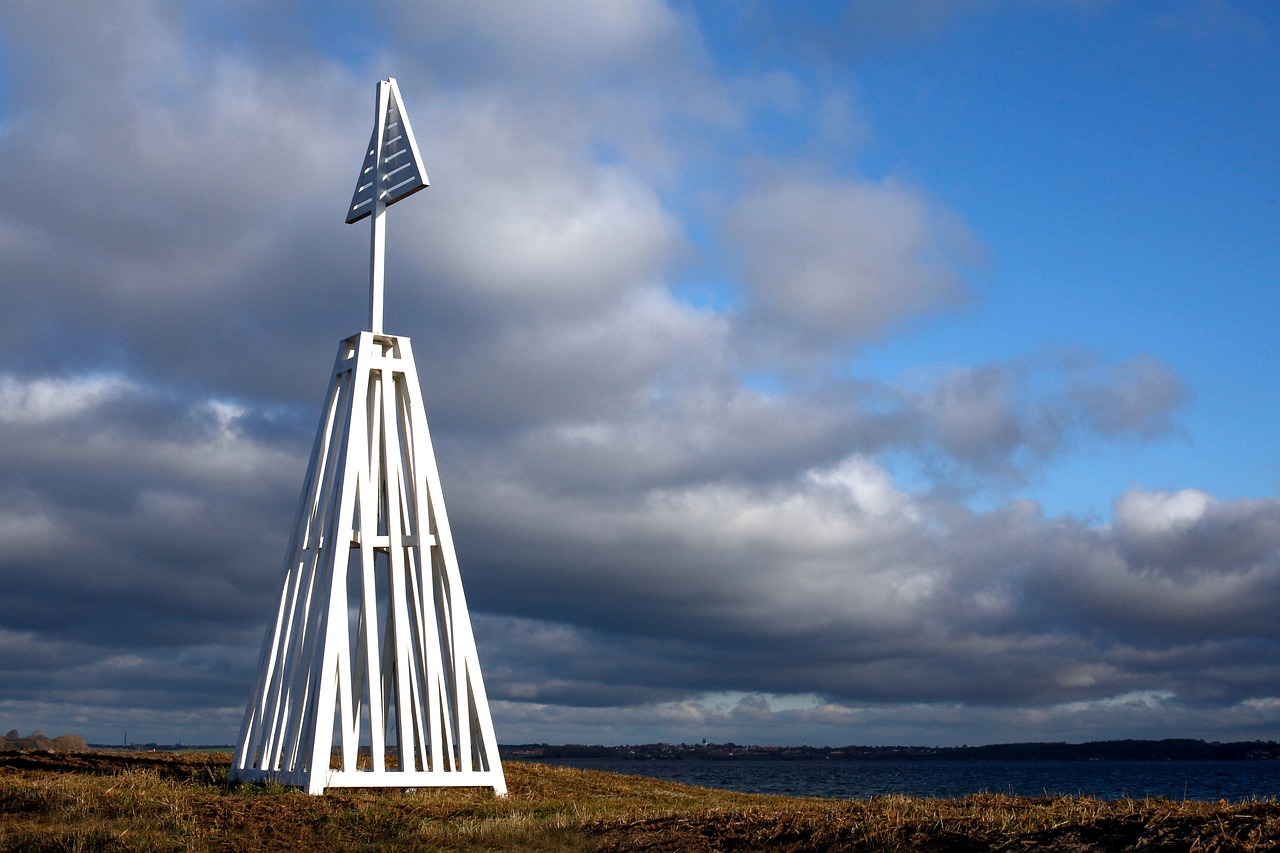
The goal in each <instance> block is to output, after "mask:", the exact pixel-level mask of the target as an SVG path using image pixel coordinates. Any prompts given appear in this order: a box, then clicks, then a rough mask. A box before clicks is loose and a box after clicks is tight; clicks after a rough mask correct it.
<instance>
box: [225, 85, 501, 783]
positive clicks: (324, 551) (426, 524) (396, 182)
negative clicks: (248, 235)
mask: <svg viewBox="0 0 1280 853" xmlns="http://www.w3.org/2000/svg"><path fill="white" fill-rule="evenodd" d="M426 186H427V173H426V171H425V169H423V167H422V158H421V156H420V155H419V153H418V146H417V144H416V143H415V142H414V139H413V131H412V130H411V129H410V127H409V120H408V118H407V117H406V116H405V114H404V105H403V104H402V103H401V101H400V91H399V89H398V88H397V86H396V81H395V80H394V79H387V80H383V81H381V82H380V83H379V84H378V95H377V107H376V114H375V123H374V130H373V136H372V138H371V139H370V140H369V148H368V150H367V153H366V154H365V160H364V164H363V166H362V167H361V172H360V178H359V180H358V181H357V182H356V191H355V194H354V195H353V196H352V199H351V206H350V208H348V211H347V222H349V223H350V222H358V221H360V220H361V219H363V218H364V217H366V216H370V217H372V223H371V228H372V238H371V243H370V265H369V331H367V332H361V333H360V334H358V335H355V336H353V337H350V338H347V339H346V340H344V341H342V342H341V343H340V344H339V345H338V357H337V359H336V361H335V362H334V368H333V373H332V378H331V381H330V386H329V395H328V398H327V400H326V403H325V408H324V412H323V414H322V416H321V420H320V426H319V429H318V430H317V432H316V440H315V444H314V446H313V448H312V451H311V462H310V464H309V466H308V468H307V474H306V478H305V480H304V482H303V488H302V498H301V501H300V505H299V509H298V519H297V522H296V523H295V525H294V531H293V536H292V538H291V539H290V542H289V547H288V549H287V551H286V556H285V564H284V583H283V588H282V590H281V594H280V604H279V607H278V608H277V610H276V618H275V621H274V623H273V624H272V626H271V627H270V628H269V629H268V631H267V635H266V638H265V640H264V642H263V647H262V655H261V657H260V659H259V665H258V683H257V687H256V689H255V692H254V696H253V698H252V699H251V700H250V703H249V706H248V707H247V708H246V710H245V716H244V723H243V724H242V726H241V730H240V739H239V741H238V743H237V747H236V754H235V758H234V760H233V763H232V766H231V772H230V778H232V779H244V780H275V781H279V782H282V783H285V784H289V785H298V786H301V787H304V788H306V789H307V791H309V792H310V793H313V794H319V793H323V792H324V790H325V789H326V788H328V787H335V786H344V787H406V788H408V787H427V786H443V785H448V786H474V787H488V788H492V789H493V790H494V792H495V793H496V794H499V795H501V794H505V793H506V780H505V777H504V776H503V772H502V763H501V761H500V760H499V757H498V744H497V740H496V738H495V736H494V732H493V721H492V719H491V717H490V714H489V701H488V697H487V695H486V693H485V688H484V679H483V678H482V677H481V673H480V662H479V659H478V656H477V653H476V644H475V638H474V637H473V636H472V634H471V617H470V614H469V612H468V610H467V602H466V597H465V596H464V595H463V591H462V581H461V579H460V577H459V574H458V561H457V555H456V554H455V552H454V548H453V536H452V534H451V533H450V529H449V516H448V513H446V512H445V506H444V496H443V494H442V492H441V488H440V475H439V472H438V471H437V469H436V461H435V453H434V451H433V450H432V447H431V435H430V433H429V431H428V429H427V419H426V412H425V409H424V407H423V403H422V393H421V390H420V385H419V382H418V374H417V368H416V367H415V365H414V361H413V351H412V349H411V347H410V345H409V339H408V338H405V337H397V336H394V335H386V334H383V332H382V284H383V255H384V251H385V245H386V238H385V227H386V210H387V208H388V207H389V206H391V205H392V204H395V203H396V202H397V201H400V200H401V199H404V198H407V197H408V196H410V195H412V194H413V193H415V192H417V191H418V190H420V189H423V188H424V187H426ZM362 750H363V754H362Z"/></svg>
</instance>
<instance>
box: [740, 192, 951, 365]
mask: <svg viewBox="0 0 1280 853" xmlns="http://www.w3.org/2000/svg"><path fill="white" fill-rule="evenodd" d="M726 233H727V235H728V237H729V239H730V240H731V241H732V242H733V244H734V247H735V250H736V251H738V252H739V253H741V255H742V258H743V281H744V282H745V283H746V285H747V287H748V288H749V289H750V292H751V294H752V298H753V299H754V300H758V303H759V304H758V308H756V309H755V310H757V311H758V312H759V313H760V315H761V320H760V323H761V325H764V324H765V323H766V322H767V323H769V324H778V325H781V326H782V327H783V328H787V329H792V330H794V331H795V332H796V333H798V334H801V335H810V336H817V337H818V341H819V342H835V343H837V344H840V343H843V342H844V341H846V340H848V339H853V340H856V341H866V340H868V339H872V338H876V337H879V336H881V335H883V334H884V333H885V332H886V331H888V329H889V328H891V327H892V326H894V325H896V324H898V323H901V322H902V321H904V320H908V319H912V318H914V317H917V316H920V315H923V314H928V313H932V312H935V311H939V310H943V309H949V308H954V307H956V306H957V305H959V304H960V303H962V302H963V301H964V300H965V299H966V298H967V294H968V290H967V287H966V286H965V284H964V281H963V279H962V278H961V275H960V269H961V268H962V266H963V264H965V262H966V261H968V260H971V259H972V252H973V248H972V242H973V238H972V237H971V236H970V235H969V233H968V232H967V230H966V229H965V227H964V226H963V225H962V224H961V223H960V222H959V221H958V220H957V219H955V218H954V217H953V216H951V215H949V214H947V213H945V212H944V211H941V210H940V209H938V208H936V207H935V206H934V205H932V204H930V203H929V202H928V201H927V200H926V199H925V198H923V197H922V196H921V195H920V194H919V193H917V192H914V191H912V190H910V189H908V188H906V187H902V186H897V185H895V184H892V183H878V184H875V183H867V182H854V181H822V182H820V181H816V180H812V179H803V178H786V179H777V180H772V181H766V182H765V183H764V184H763V185H762V186H760V187H759V188H756V189H754V190H752V191H751V192H750V193H748V194H747V196H746V197H745V198H744V199H743V200H742V201H741V203H740V204H739V205H738V206H737V208H736V209H735V210H734V211H733V212H732V214H731V215H730V217H729V219H728V221H727V224H726ZM780 321H781V322H780Z"/></svg>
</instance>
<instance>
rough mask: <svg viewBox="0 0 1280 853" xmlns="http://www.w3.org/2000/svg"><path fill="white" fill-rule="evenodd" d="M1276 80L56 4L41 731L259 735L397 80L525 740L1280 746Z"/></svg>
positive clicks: (19, 17) (36, 564)
mask: <svg viewBox="0 0 1280 853" xmlns="http://www.w3.org/2000/svg"><path fill="white" fill-rule="evenodd" d="M1278 54H1280V12H1278V11H1277V10H1276V8H1275V7H1274V6H1273V5H1272V4H1269V3H1262V2H1244V0H1236V2H1232V0H1171V2H1160V3H1156V2H1137V1H1136V0H1135V1H1134V2H1123V0H1114V2H1107V1H1106V0H1095V2H1085V1H1084V0H1081V2H1073V0H1040V2H1027V3H1022V2H1018V3H1015V2H1001V1H1000V0H969V2H959V0H957V1H956V2H946V3H944V2H937V0H910V2H907V1H906V0H904V2H888V0H854V2H848V3H834V2H833V3H822V4H784V3H775V2H764V0H759V2H750V3H743V4H713V3H664V2H661V0H619V2H615V3H610V4H595V3H588V2H577V0H556V2H550V0H548V2H543V3H535V4H521V5H519V6H515V5H509V4H503V3H484V2H467V3H463V2H445V0H440V2H415V3H407V2H390V0H388V2H379V3H374V4H370V5H369V6H367V7H364V8H362V9H361V10H359V12H354V11H352V10H351V9H349V8H347V7H346V6H342V5H340V4H332V3H308V2H295V3H271V4H268V3H254V2H245V3H237V4H223V3H216V4H215V3H180V2H133V3H120V4H113V3H102V4H94V5H93V6H92V7H91V8H87V9H86V8H81V6H80V4H74V3H69V2H68V3H63V2H52V3H49V2H42V3H37V2H17V3H13V4H9V5H7V6H6V8H5V9H4V11H2V12H0V111H2V113H3V114H2V116H0V118H2V121H0V169H3V170H4V172H5V176H4V183H3V184H2V185H3V186H5V187H6V189H5V191H4V192H3V193H0V260H2V261H3V265H2V266H0V268H2V269H4V271H5V272H4V275H3V276H0V298H2V299H3V304H4V306H5V310H4V311H3V312H0V332H2V333H3V334H0V579H2V580H3V582H4V583H5V585H6V587H5V588H6V590H8V593H7V595H8V599H9V601H10V606H9V607H7V608H6V609H5V611H4V612H3V613H0V660H3V661H5V662H6V663H5V664H3V665H2V666H0V688H2V689H0V712H3V713H0V717H3V718H5V719H8V720H10V723H9V727H16V728H19V729H20V730H23V732H24V733H25V732H26V731H27V730H29V729H33V728H41V729H43V730H45V731H46V733H48V734H50V735H53V734H58V733H62V732H74V733H81V734H84V735H85V736H86V737H88V738H89V739H90V740H98V741H109V740H113V739H117V738H119V737H120V735H121V734H122V733H123V732H124V731H126V730H127V731H128V732H129V733H130V737H131V738H132V739H135V740H162V741H163V740H170V741H171V740H176V739H181V740H183V741H184V742H196V741H204V742H229V741H230V740H231V739H232V738H233V737H234V735H235V730H236V728H237V726H238V722H239V718H240V714H241V712H242V710H243V704H244V702H245V701H246V700H247V698H248V695H249V691H250V688H251V686H252V682H253V676H254V672H253V669H254V666H255V662H256V660H257V652H258V648H259V646H260V643H261V638H262V633H263V631H264V630H265V627H266V623H267V620H268V618H269V613H270V611H271V609H272V607H273V603H274V600H275V597H276V596H277V595H278V587H279V582H280V574H279V561H280V559H281V556H282V552H283V549H284V547H285V544H286V541H285V539H286V535H287V531H288V529H289V527H290V524H291V520H292V519H291V516H292V513H293V512H294V506H293V504H294V501H295V500H296V496H297V490H298V487H299V484H300V483H301V478H302V475H303V473H304V470H305V467H306V457H307V452H308V448H309V443H310V440H311V436H312V434H313V431H314V429H315V423H316V419H317V417H318V411H319V406H320V403H321V399H322V396H323V393H324V383H325V380H326V378H327V369H328V366H329V364H330V363H331V361H330V360H331V358H332V350H333V347H334V346H335V344H336V342H337V341H338V340H340V339H341V338H343V337H345V336H346V335H349V334H351V333H352V332H353V331H357V330H358V329H357V328H356V327H357V326H359V325H360V324H361V323H363V322H364V318H365V316H366V305H365V300H366V299H367V283H366V276H367V251H368V242H367V241H368V236H367V233H365V231H364V229H363V228H362V227H355V228H352V227H350V226H346V225H344V224H343V222H342V209H343V206H344V205H345V203H346V201H347V199H348V198H349V197H350V193H351V185H352V181H353V180H354V178H355V173H356V171H357V168H358V166H359V163H360V160H361V146H362V145H363V144H364V141H365V140H366V139H367V138H368V133H369V124H370V121H371V112H372V108H371V100H372V97H373V91H374V84H375V82H376V81H377V80H378V79H380V78H382V77H385V76H395V77H396V78H397V79H398V81H399V86H400V89H401V92H402V94H403V96H404V100H405V105H406V109H407V111H408V113H409V115H410V117H411V119H412V122H413V126H414V129H415V133H416V135H417V138H418V142H419V146H420V148H421V149H422V153H423V157H424V159H425V161H426V166H427V170H428V172H429V174H430V176H431V182H432V186H431V188H430V189H429V190H427V191H426V192H424V193H421V194H419V195H417V196H415V197H414V198H413V199H411V200H409V201H407V202H406V203H405V204H403V205H398V206H397V207H396V208H394V209H393V211H392V216H391V220H390V225H389V235H388V259H387V321H386V328H387V330H388V331H390V332H393V333H400V334H404V335H407V336H409V337H411V338H412V339H413V341H414V348H415V350H416V351H417V357H418V359H419V362H420V363H419V369H420V371H421V373H422V380H423V387H424V394H425V398H426V402H427V406H428V410H429V415H430V417H431V422H432V428H433V436H434V437H435V444H436V449H437V453H438V455H439V457H440V458H439V462H440V467H441V473H442V477H443V481H444V487H445V493H446V497H447V500H448V502H449V510H450V517H451V518H452V519H453V524H454V525H455V537H456V539H457V543H458V550H459V556H460V560H461V567H462V575H463V581H464V584H465V585H466V589H467V597H468V600H469V601H470V603H471V606H472V611H473V616H474V619H475V624H476V635H477V641H478V643H479V646H480V654H481V661H482V664H483V665H484V667H485V673H486V683H487V685H488V690H489V695H490V697H491V698H492V699H493V703H494V718H495V726H496V728H497V731H498V738H499V740H500V741H502V742H505V743H511V742H522V741H547V742H568V741H576V742H600V743H625V742H640V741H655V740H667V741H692V740H698V739H701V738H703V737H706V738H708V739H710V740H713V741H724V740H734V741H737V742H757V743H799V742H808V743H831V744H840V743H925V744H929V743H938V744H946V743H983V742H997V741H1011V740H1037V739H1039V740H1087V739H1096V738H1107V737H1166V736H1188V737H1205V738H1209V739H1218V740H1231V739H1252V738H1274V737H1275V736H1276V731H1277V726H1278V725H1280V669H1277V667H1276V666H1275V664H1274V661H1275V660H1276V659H1277V652H1278V651H1280V634H1277V632H1276V629H1275V627H1274V624H1273V623H1274V619H1273V614H1274V613H1275V608H1276V606H1277V605H1280V495H1278V494H1277V489H1278V484H1280V446H1278V443H1277V439H1276V437H1275V435H1276V433H1275V430H1274V428H1273V425H1274V423H1275V422H1276V420H1277V418H1276V417H1275V415H1276V414H1277V413H1276V404H1275V402H1274V401H1275V400H1277V399H1280V387H1277V386H1278V385H1280V378H1278V377H1280V374H1278V373H1277V370H1276V367H1275V364H1276V356H1277V353H1276V345H1275V344H1274V342H1273V341H1274V334H1273V333H1272V329H1271V325H1272V323H1273V322H1274V318H1275V317H1276V316H1278V315H1280V311H1278V310H1277V309H1280V305H1277V299H1280V297H1278V296H1277V295H1276V294H1277V288H1276V287H1275V284H1276V275H1277V273H1276V270H1277V269H1280V258H1278V257H1277V256H1278V255H1280V174H1278V169H1277V164H1276V156H1275V151H1276V150H1277V141H1278V139H1280V117H1278V116H1280V110H1278V109H1277V107H1278V106H1280V104H1278V103H1277V102H1278V100H1280V83H1278V82H1277V79H1276V69H1277V68H1280V61H1278V60H1280V56H1278ZM51 182H52V186H53V189H51Z"/></svg>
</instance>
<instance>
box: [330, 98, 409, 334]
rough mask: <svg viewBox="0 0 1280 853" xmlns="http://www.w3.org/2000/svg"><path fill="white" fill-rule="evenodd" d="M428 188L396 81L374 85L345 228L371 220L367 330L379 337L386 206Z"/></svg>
mask: <svg viewBox="0 0 1280 853" xmlns="http://www.w3.org/2000/svg"><path fill="white" fill-rule="evenodd" d="M427 186H428V181H427V170H426V169H425V168H424V167H423V165H422V155H421V154H419V153H418V143H417V142H416V141H414V138H413V128H412V127H410V126H409V117H408V116H407V115H405V111H404V102H403V101H401V100H400V87H399V86H397V85H396V78H394V77H388V78H387V79H386V80H380V81H378V94H377V104H376V107H375V112H374V125H373V135H372V136H371V137H369V147H368V148H367V149H366V150H365V156H364V163H363V164H362V165H361V167H360V177H359V178H357V179H356V191H355V193H353V194H352V196H351V204H350V206H349V207H348V208H347V223H348V224H350V223H352V222H359V221H360V220H361V219H364V218H365V217H366V216H372V217H373V225H372V233H373V236H372V241H371V245H370V250H369V255H370V259H369V331H371V332H373V333H374V334H382V269H383V255H384V254H385V247H386V238H385V234H384V230H383V227H384V224H383V218H384V214H385V212H386V209H387V207H388V206H389V205H392V204H395V203H396V202H398V201H400V200H401V199H405V198H408V197H409V196H411V195H413V194H414V193H416V192H417V191H418V190H420V189H425V188H426V187H427Z"/></svg>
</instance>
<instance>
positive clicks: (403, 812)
mask: <svg viewBox="0 0 1280 853" xmlns="http://www.w3.org/2000/svg"><path fill="white" fill-rule="evenodd" d="M229 761H230V756H228V755H206V754H196V753H186V754H179V755H165V754H150V755H148V754H142V755H128V754H113V753H88V754H81V755H74V754H73V755H57V754H49V753H36V754H31V753H28V754H12V753H11V754H7V755H0V851H10V850H13V851H17V850H22V851H93V850H119V851H158V850H208V851H223V850H226V851H230V850H269V851H277V850H278V851H285V850H288V851H294V850H370V851H372V850H406V851H407V850H414V851H419V850H534V851H537V850H570V851H575V850H580V851H597V850H600V851H622V850H649V851H685V850H766V849H767V850H782V851H811V850H812V851H816V850H937V851H942V850H947V851H950V850H956V851H959V850H992V849H995V850H1018V851H1022V850H1031V849H1036V850H1062V851H1068V850H1069V851H1078V850H1139V849H1141V850H1187V851H1190V850H1245V851H1253V850H1271V849H1275V848H1276V847H1277V846H1280V804H1277V803H1269V802H1268V803H1234V804H1233V803H1197V802H1172V801H1168V800H1120V801H1114V802H1107V801H1101V800H1095V799H1091V798H1087V797H1053V798H1043V799H1041V798H1024V797H1009V796H1001V795H995V794H982V795H977V796H971V797H965V798H963V799H957V800H923V799H911V798H907V797H879V798H875V799H871V800H865V801H852V802H850V801H837V800H820V799H793V798H786V797H767V796H755V795H748V794H735V793H729V792H724V791H712V790H707V789H703V788H694V787H689V786H685V785H677V784H674V783H670V782H661V781H656V780H652V779H645V778H640V777H635V776H619V775H614V774H609V773H599V772H593V771H584V770H574V769H570V768H564V767H548V766H544V765H537V764H522V763H515V762H512V763H508V764H507V765H506V772H507V779H508V786H509V788H510V796H508V797H507V798H506V799H496V798H494V797H492V796H491V795H489V794H488V793H485V792H480V791H468V790H461V791H460V790H443V789H435V790H426V789H420V790H417V791H400V790H346V791H335V792H333V793H330V794H326V795H325V796H323V797H309V796H307V795H305V794H301V793H299V792H297V791H295V790H292V789H286V788H281V787H271V786H267V787H261V786H253V785H242V784H229V783H228V782H227V780H226V767H227V764H228V763H229Z"/></svg>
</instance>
